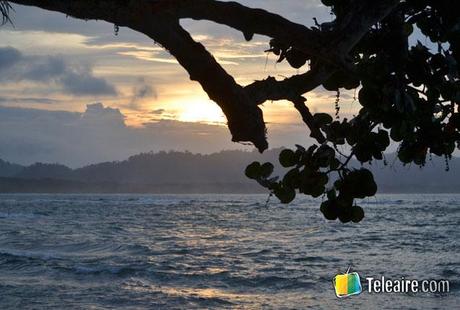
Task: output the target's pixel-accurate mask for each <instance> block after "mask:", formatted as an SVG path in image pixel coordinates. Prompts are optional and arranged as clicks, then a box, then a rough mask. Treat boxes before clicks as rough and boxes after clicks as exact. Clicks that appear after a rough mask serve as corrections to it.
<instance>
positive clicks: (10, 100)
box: [0, 97, 60, 104]
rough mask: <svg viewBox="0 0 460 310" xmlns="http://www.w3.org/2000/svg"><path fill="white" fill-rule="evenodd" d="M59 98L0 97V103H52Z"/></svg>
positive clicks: (56, 101)
mask: <svg viewBox="0 0 460 310" xmlns="http://www.w3.org/2000/svg"><path fill="white" fill-rule="evenodd" d="M58 102H60V100H56V99H51V98H35V97H0V103H37V104H53V103H58Z"/></svg>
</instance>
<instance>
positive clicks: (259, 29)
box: [11, 0, 400, 150]
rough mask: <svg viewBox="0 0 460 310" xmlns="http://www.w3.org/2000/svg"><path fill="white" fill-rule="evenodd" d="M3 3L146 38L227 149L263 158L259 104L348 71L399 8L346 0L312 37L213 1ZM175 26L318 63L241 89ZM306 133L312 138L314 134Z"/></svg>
mask: <svg viewBox="0 0 460 310" xmlns="http://www.w3.org/2000/svg"><path fill="white" fill-rule="evenodd" d="M11 2H14V3H18V4H23V5H32V6H37V7H41V8H44V9H47V10H52V11H58V12H62V13H65V14H67V15H71V16H74V17H77V18H81V19H102V20H105V21H107V22H110V23H114V24H117V25H119V26H126V27H129V28H132V29H134V30H137V31H140V32H142V33H144V34H146V35H148V36H149V37H151V38H152V39H153V40H155V41H157V42H158V43H160V44H162V45H163V46H164V47H165V48H166V49H167V50H169V51H170V52H171V54H172V55H174V56H175V57H176V58H177V60H178V61H179V63H180V64H181V65H182V66H183V67H184V68H185V69H186V70H187V71H188V72H189V74H190V77H191V79H192V80H196V81H198V82H199V83H200V84H201V86H202V87H203V89H204V90H205V91H206V92H207V93H208V95H209V97H210V98H211V99H212V100H214V101H216V102H217V104H219V106H220V107H221V108H222V110H223V111H224V113H225V115H226V116H227V119H228V125H229V128H230V130H231V132H232V134H233V140H234V141H250V142H253V143H254V144H255V145H256V146H257V147H258V148H259V150H264V149H265V148H267V143H266V139H265V125H264V122H263V118H262V112H261V110H260V109H259V108H258V107H257V105H258V104H261V103H263V102H265V101H266V100H280V99H287V100H291V101H293V102H295V100H298V98H299V97H301V96H302V94H304V93H306V92H308V91H310V90H313V89H314V88H316V87H317V86H319V85H321V84H322V83H323V82H324V81H325V80H326V79H327V78H328V77H329V76H330V75H331V74H332V73H333V72H334V71H336V70H337V69H342V70H343V69H350V68H351V67H352V64H351V63H349V62H347V56H348V53H349V52H350V51H351V50H352V49H353V47H354V46H355V45H356V44H357V43H358V42H359V41H360V40H361V39H362V37H363V36H364V35H365V34H366V33H367V32H368V31H369V29H370V28H371V27H372V26H373V25H374V24H376V23H377V22H379V21H380V20H382V19H383V18H384V17H386V16H387V15H388V14H389V13H391V12H392V10H393V9H394V8H395V7H396V6H397V5H398V4H399V2H400V1H399V0H375V1H365V0H351V1H350V2H349V3H350V4H349V5H350V9H349V10H348V11H346V12H347V13H345V14H344V15H343V16H340V18H339V19H338V20H337V21H336V24H335V27H334V29H333V31H318V30H316V31H313V30H311V29H308V28H307V27H305V26H302V25H299V24H296V23H292V22H290V21H288V20H286V19H284V18H282V17H281V16H279V15H276V14H272V13H269V12H267V11H264V10H260V9H250V8H247V7H245V6H243V5H240V4H238V3H234V2H222V1H216V0H193V1H192V0H137V1H134V0H132V1H109V0H92V1H90V0H72V1H60V0H12V1H11ZM180 18H193V19H206V20H210V21H214V22H216V23H220V24H225V25H228V26H230V27H232V28H235V29H238V30H240V31H242V32H243V33H244V34H245V37H246V38H247V39H250V38H251V37H252V35H253V34H255V33H257V34H262V35H267V36H269V37H272V38H276V39H278V40H281V41H283V42H284V43H285V44H288V45H290V46H293V47H295V48H297V49H299V50H301V51H303V52H305V53H306V54H308V55H310V56H315V57H317V58H318V59H320V61H317V63H316V65H315V68H314V69H313V70H311V71H310V72H307V73H305V74H301V75H296V76H293V77H290V78H287V79H285V80H283V81H276V80H275V79H274V78H271V77H269V78H268V79H266V80H263V81H256V82H254V83H252V84H251V85H248V86H246V87H245V88H242V87H241V86H240V85H238V84H237V83H236V82H235V80H234V79H233V78H232V77H231V76H230V75H228V74H227V73H226V72H225V70H224V69H223V68H222V67H221V66H220V65H219V64H218V63H217V62H216V60H215V59H214V58H213V57H212V56H211V55H210V54H209V53H208V52H207V51H206V49H205V48H204V47H203V46H202V45H201V44H199V43H196V42H194V41H193V39H192V38H191V37H190V35H189V34H188V33H187V32H186V31H185V30H184V29H182V28H181V27H180V26H179V23H178V20H179V19H180ZM351 69H352V68H351ZM296 108H297V109H298V110H299V112H300V113H301V114H302V117H303V118H304V121H305V120H306V118H305V115H307V121H308V122H309V120H308V119H309V117H308V114H305V108H306V106H305V104H304V103H302V105H300V104H297V105H296ZM307 111H308V108H307ZM308 113H309V112H308ZM307 125H308V124H307ZM310 128H311V129H312V133H313V131H314V128H312V127H310ZM313 134H314V135H317V134H316V133H313ZM317 138H319V135H318V137H317Z"/></svg>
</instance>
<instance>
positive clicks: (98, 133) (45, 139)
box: [0, 103, 311, 167]
mask: <svg viewBox="0 0 460 310" xmlns="http://www.w3.org/2000/svg"><path fill="white" fill-rule="evenodd" d="M269 138H270V145H271V147H278V146H281V145H285V146H288V147H292V146H293V144H294V142H295V143H301V144H305V145H308V143H311V140H309V139H308V132H307V131H306V129H305V127H304V126H302V125H299V126H294V125H292V126H285V125H276V124H270V125H269ZM0 145H1V148H0V158H2V159H4V160H9V161H12V162H17V163H21V164H30V163H33V162H36V161H41V162H60V163H64V164H67V165H71V166H73V167H75V166H81V165H85V164H89V163H95V162H102V161H113V160H122V159H125V158H127V157H129V156H131V155H133V154H137V153H140V152H148V151H161V150H182V151H184V150H189V151H191V152H199V153H211V152H217V151H221V150H222V149H252V147H251V146H243V145H240V144H236V143H233V142H231V136H230V133H229V132H228V129H227V127H225V126H220V125H208V124H201V123H188V122H180V121H175V120H160V121H156V122H150V123H147V124H145V126H144V127H140V128H137V127H136V128H134V127H129V126H126V125H125V122H124V115H123V114H122V113H120V111H119V110H118V109H115V108H110V107H105V106H104V105H103V104H101V103H94V104H90V105H88V106H87V108H86V111H85V112H84V113H78V112H66V111H47V110H38V109H21V108H10V107H1V106H0Z"/></svg>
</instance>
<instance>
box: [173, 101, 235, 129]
mask: <svg viewBox="0 0 460 310" xmlns="http://www.w3.org/2000/svg"><path fill="white" fill-rule="evenodd" d="M177 120H178V121H181V122H198V123H213V124H224V123H225V122H226V119H225V116H224V113H223V112H222V110H221V108H220V107H219V106H218V105H216V104H215V103H214V102H212V101H210V100H192V101H187V102H186V103H183V104H182V105H181V108H180V109H179V111H178V112H177Z"/></svg>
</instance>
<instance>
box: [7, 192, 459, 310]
mask: <svg viewBox="0 0 460 310" xmlns="http://www.w3.org/2000/svg"><path fill="white" fill-rule="evenodd" d="M266 198H267V196H266V195H244V196H241V195H171V196H169V195H0V309H209V308H212V309H261V308H262V309H292V308H296V309H307V308H311V309H347V308H352V307H356V308H362V309H458V308H459V306H460V282H459V280H460V244H459V236H460V232H459V231H460V227H459V226H460V195H380V196H378V197H377V198H372V199H369V200H366V201H365V202H364V203H362V205H363V206H364V207H365V211H366V218H365V219H364V221H363V222H362V223H360V224H353V223H352V224H346V225H344V224H340V223H334V222H327V221H325V220H324V219H323V218H322V215H321V214H320V212H319V200H309V199H302V198H300V199H297V200H296V201H295V203H292V204H291V205H289V206H282V205H279V204H277V203H276V202H275V199H273V200H272V202H271V203H270V204H269V206H268V207H265V200H266ZM350 265H351V266H352V271H357V272H358V273H359V274H360V276H361V278H365V277H370V276H373V277H380V276H382V275H384V276H385V277H386V278H392V279H401V277H403V276H404V277H405V278H410V279H420V280H422V279H447V280H449V281H450V292H449V293H447V294H423V293H417V294H369V293H368V292H366V291H365V292H363V293H362V294H361V295H358V296H353V297H349V298H346V299H338V298H336V297H335V294H334V290H333V287H332V278H333V277H334V276H335V275H336V274H337V273H344V272H346V270H347V269H348V267H349V266H350ZM363 284H365V281H363ZM366 288H367V286H366V285H364V289H366Z"/></svg>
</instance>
